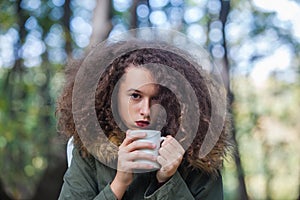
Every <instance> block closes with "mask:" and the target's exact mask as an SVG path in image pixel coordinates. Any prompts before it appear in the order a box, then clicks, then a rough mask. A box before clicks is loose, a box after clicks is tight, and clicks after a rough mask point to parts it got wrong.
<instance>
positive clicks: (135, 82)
mask: <svg viewBox="0 0 300 200" xmlns="http://www.w3.org/2000/svg"><path fill="white" fill-rule="evenodd" d="M151 83H152V84H153V83H156V81H155V79H154V77H153V75H152V73H151V72H150V71H149V70H148V69H146V68H144V67H136V66H133V65H129V67H128V68H127V69H126V70H125V74H124V80H123V81H122V85H124V86H126V87H128V88H135V89H137V88H140V87H143V86H145V85H147V84H151Z"/></svg>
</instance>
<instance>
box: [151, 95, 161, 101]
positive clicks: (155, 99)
mask: <svg viewBox="0 0 300 200" xmlns="http://www.w3.org/2000/svg"><path fill="white" fill-rule="evenodd" d="M151 100H152V101H154V102H157V101H159V96H153V97H151Z"/></svg>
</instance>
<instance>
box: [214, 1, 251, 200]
mask: <svg viewBox="0 0 300 200" xmlns="http://www.w3.org/2000/svg"><path fill="white" fill-rule="evenodd" d="M220 3H221V11H220V15H219V19H220V21H221V22H222V25H223V26H222V35H223V44H222V46H223V48H224V52H225V53H224V58H223V62H224V68H223V71H222V72H223V73H222V75H223V80H224V82H225V85H226V87H227V91H228V95H229V101H230V102H229V103H230V106H231V108H232V105H233V102H234V94H233V93H232V91H231V90H230V77H229V71H230V66H229V61H228V50H227V44H226V34H225V26H226V21H227V17H228V13H229V11H230V1H229V0H227V1H225V0H220ZM232 129H233V131H232V136H233V145H234V148H235V151H234V152H235V153H234V161H235V164H236V168H237V175H238V181H239V189H238V190H239V191H238V192H239V197H238V198H239V199H243V200H248V199H249V198H248V194H247V188H246V183H245V174H244V169H243V166H242V162H241V159H240V152H239V147H238V142H237V140H236V129H235V121H234V120H233V121H232Z"/></svg>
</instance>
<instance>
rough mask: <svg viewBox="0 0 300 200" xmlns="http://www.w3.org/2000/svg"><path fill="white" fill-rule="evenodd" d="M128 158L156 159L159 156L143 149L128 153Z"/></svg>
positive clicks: (131, 159)
mask: <svg viewBox="0 0 300 200" xmlns="http://www.w3.org/2000/svg"><path fill="white" fill-rule="evenodd" d="M128 159H129V160H130V161H134V160H140V159H142V160H149V161H156V159H157V156H154V155H152V154H150V153H145V152H143V151H134V152H131V153H129V154H128Z"/></svg>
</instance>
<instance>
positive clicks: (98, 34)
mask: <svg viewBox="0 0 300 200" xmlns="http://www.w3.org/2000/svg"><path fill="white" fill-rule="evenodd" d="M111 18H112V3H111V1H109V0H97V5H96V7H95V9H94V16H93V25H92V26H93V32H92V35H91V38H90V44H89V46H88V48H87V51H86V52H89V51H90V50H91V49H92V48H93V46H95V45H97V44H98V43H99V42H101V41H103V40H105V39H106V38H107V37H108V34H109V33H110V31H111V29H112V24H111Z"/></svg>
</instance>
